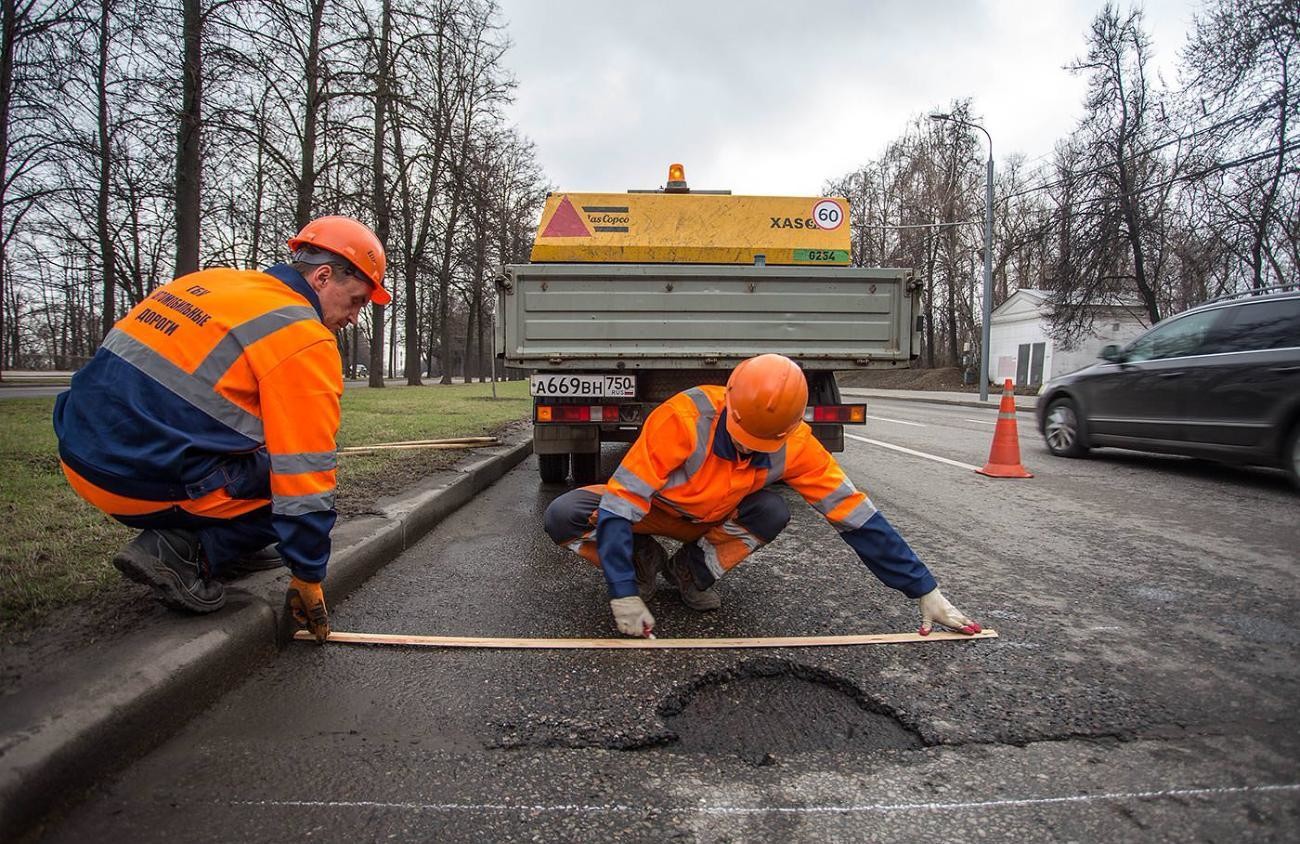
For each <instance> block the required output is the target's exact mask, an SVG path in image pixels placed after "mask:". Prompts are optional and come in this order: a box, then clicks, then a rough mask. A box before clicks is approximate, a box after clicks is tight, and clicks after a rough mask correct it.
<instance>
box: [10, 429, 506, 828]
mask: <svg viewBox="0 0 1300 844" xmlns="http://www.w3.org/2000/svg"><path fill="white" fill-rule="evenodd" d="M484 451H487V452H489V454H490V456H488V457H486V458H485V459H483V460H479V461H477V462H475V463H472V464H470V465H468V466H465V467H462V468H460V469H451V470H448V471H447V472H444V473H439V474H438V475H435V476H433V479H432V480H431V481H430V482H429V483H428V485H427V486H426V487H425V488H423V489H418V490H416V491H415V492H413V493H408V494H407V495H404V496H402V497H400V498H396V499H393V500H391V501H388V502H381V510H382V511H383V512H382V514H381V515H368V516H362V517H359V518H354V519H349V520H348V521H346V522H344V523H342V524H340V525H339V526H338V527H337V528H336V529H335V531H334V535H333V543H334V551H333V553H332V555H331V558H330V567H329V575H328V580H327V593H326V594H327V596H328V598H329V600H330V601H334V602H337V601H341V600H343V599H344V598H346V597H347V596H348V595H349V594H351V593H352V592H353V591H354V590H355V589H357V588H358V587H359V586H361V584H363V583H364V582H365V581H366V580H367V579H368V578H369V577H370V576H371V575H373V574H374V573H375V572H377V571H378V570H379V569H381V568H382V567H383V566H384V565H386V564H387V563H388V562H389V561H390V560H392V559H393V558H394V557H395V556H397V555H398V554H400V553H401V552H402V551H404V550H405V549H406V548H409V547H410V546H411V545H413V544H414V543H415V542H417V541H418V540H419V539H420V538H421V537H422V536H424V534H426V533H428V532H429V530H431V529H432V528H433V527H434V526H435V525H437V524H438V523H439V522H441V521H442V520H443V519H444V518H446V517H447V516H448V515H449V514H450V513H453V512H455V510H456V509H457V508H459V507H460V506H461V505H463V504H465V503H466V502H467V501H469V500H470V499H472V498H473V497H474V496H475V495H477V494H478V493H479V492H481V491H482V490H483V489H485V488H487V487H488V486H490V485H491V484H493V483H494V482H495V481H496V480H497V479H498V478H500V477H501V476H502V475H504V474H505V473H506V472H508V471H510V470H511V469H513V468H514V467H515V466H517V465H518V464H519V463H521V462H522V461H523V460H524V459H525V458H527V457H528V455H529V454H531V453H532V442H531V441H525V442H521V443H517V444H513V445H507V446H506V447H504V448H502V449H484ZM287 580H288V575H287V574H281V573H279V572H264V573H261V574H259V575H257V576H255V577H249V578H246V579H244V580H243V581H241V582H240V583H239V585H238V587H233V586H232V587H228V589H227V593H228V596H229V597H228V599H227V604H226V607H225V608H224V609H223V610H221V611H220V612H217V613H214V614H212V615H211V616H203V617H199V618H194V617H181V616H169V617H167V618H164V619H162V620H161V621H160V622H159V624H157V625H155V626H151V627H150V629H147V630H141V631H138V632H135V633H132V634H128V635H127V636H126V637H124V638H123V639H121V640H119V641H117V642H114V643H113V645H112V646H111V647H110V648H107V649H104V650H103V651H100V652H86V653H83V654H80V655H77V656H75V657H72V658H70V659H67V660H62V661H61V663H60V665H58V666H53V667H51V670H50V671H49V672H46V673H43V674H42V675H41V676H40V677H39V678H36V679H35V681H34V682H33V683H31V684H30V685H29V686H27V687H26V688H22V689H19V690H17V691H16V692H14V693H12V694H8V693H7V694H5V695H4V697H2V698H0V701H2V702H3V707H2V708H0V840H14V839H15V838H16V837H17V836H18V834H19V833H20V832H21V831H23V830H24V829H27V828H29V827H31V826H33V825H34V824H36V823H38V822H39V821H40V820H41V819H42V818H44V817H46V816H47V815H49V814H50V813H51V812H53V811H55V810H57V809H59V808H61V807H63V806H66V805H68V804H70V803H72V802H75V800H76V799H77V798H79V797H80V796H81V794H82V793H83V792H84V790H85V789H86V788H88V787H90V786H91V785H93V784H94V783H95V782H97V781H98V780H100V779H102V778H103V777H104V776H106V775H108V774H111V773H113V772H114V771H116V770H119V769H121V768H122V767H123V766H124V765H125V764H126V763H128V762H130V761H132V760H134V759H136V758H138V757H140V756H141V755H143V754H145V753H147V752H148V751H150V750H151V749H153V748H154V747H156V746H158V745H159V744H161V743H162V742H163V741H164V740H166V739H167V738H168V737H170V736H171V735H172V734H174V733H175V732H176V731H177V730H179V729H180V728H181V727H183V726H184V725H185V724H186V723H187V722H188V721H189V720H190V719H191V718H193V717H194V716H195V715H197V714H198V713H199V712H201V711H202V710H203V709H205V708H206V707H207V706H208V705H210V704H211V703H212V702H213V701H215V700H216V699H217V698H218V697H219V696H220V695H221V694H222V693H223V692H224V691H225V690H226V689H228V688H229V686H230V683H231V682H232V681H234V680H237V679H238V678H239V677H241V676H246V675H247V674H248V673H250V672H251V671H253V670H255V669H256V668H257V667H259V666H260V665H261V664H262V663H264V662H265V661H266V659H268V658H269V657H271V656H273V655H274V654H275V653H276V652H277V650H278V649H279V648H281V647H283V646H284V645H285V644H286V642H288V641H289V639H290V637H291V635H292V631H291V623H290V621H289V619H288V617H287V616H286V614H285V613H284V610H283V604H282V602H283V600H284V587H285V583H286V582H287Z"/></svg>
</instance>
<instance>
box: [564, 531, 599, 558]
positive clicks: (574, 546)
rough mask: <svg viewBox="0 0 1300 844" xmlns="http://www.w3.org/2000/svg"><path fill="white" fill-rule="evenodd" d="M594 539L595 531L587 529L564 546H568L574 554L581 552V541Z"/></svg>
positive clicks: (593, 540)
mask: <svg viewBox="0 0 1300 844" xmlns="http://www.w3.org/2000/svg"><path fill="white" fill-rule="evenodd" d="M595 541H596V532H595V531H594V530H589V531H587V532H586V533H584V534H583V535H582V536H579V537H578V538H577V539H575V540H573V541H572V542H570V543H569V544H568V545H566V546H564V547H565V548H568V549H569V550H570V551H572V552H573V553H575V554H580V553H582V545H583V543H585V542H595Z"/></svg>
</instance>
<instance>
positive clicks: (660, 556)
mask: <svg viewBox="0 0 1300 844" xmlns="http://www.w3.org/2000/svg"><path fill="white" fill-rule="evenodd" d="M667 559H668V553H667V552H666V551H664V546H662V545H660V544H659V542H658V540H656V539H655V538H654V537H653V536H649V535H648V534H644V533H637V534H633V535H632V565H634V566H635V567H636V591H637V593H638V594H640V595H641V600H643V601H648V600H650V599H651V598H652V597H654V594H655V579H656V578H657V577H659V570H660V569H662V568H663V567H664V562H665V561H666V560H667Z"/></svg>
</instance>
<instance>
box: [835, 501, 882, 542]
mask: <svg viewBox="0 0 1300 844" xmlns="http://www.w3.org/2000/svg"><path fill="white" fill-rule="evenodd" d="M874 515H876V505H875V504H872V503H871V499H870V498H864V499H862V503H861V504H859V505H858V506H857V507H854V508H853V509H852V510H851V511H849V514H848V515H847V516H845V517H844V518H842V519H840V520H839V521H837V522H833V523H832V524H834V525H835V529H836V530H838V531H839V532H840V533H846V532H848V531H851V530H857V529H858V528H860V527H862V526H863V525H865V524H866V523H867V522H868V521H869V520H870V519H871V517H872V516H874Z"/></svg>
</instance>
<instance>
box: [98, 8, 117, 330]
mask: <svg viewBox="0 0 1300 844" xmlns="http://www.w3.org/2000/svg"><path fill="white" fill-rule="evenodd" d="M112 6H113V2H112V0H102V2H101V3H100V5H99V65H98V67H97V69H96V73H97V77H96V78H97V81H98V83H99V92H98V103H97V104H98V113H97V121H96V123H97V126H96V129H97V130H98V140H99V149H98V153H99V174H98V175H99V193H98V196H97V198H96V199H97V201H96V207H95V228H96V231H97V234H98V235H99V262H100V271H101V272H102V273H103V282H104V301H103V304H104V310H103V313H102V314H101V316H102V318H103V332H102V333H101V335H100V337H101V339H102V338H104V337H107V336H108V332H109V331H111V330H112V328H113V323H114V322H116V321H117V320H116V319H115V317H116V315H117V307H116V305H115V304H114V301H113V299H114V297H113V293H114V283H113V276H114V274H115V273H116V271H117V267H116V261H115V257H116V256H115V254H114V252H113V235H112V232H111V231H110V227H109V220H108V212H109V209H108V199H109V192H110V189H111V187H112V185H111V183H110V166H111V164H112V162H113V151H112V149H110V147H109V142H110V133H109V126H108V85H107V83H108V53H109V50H108V44H109V35H110V33H109V18H110V16H111V15H110V13H111V11H112Z"/></svg>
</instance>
